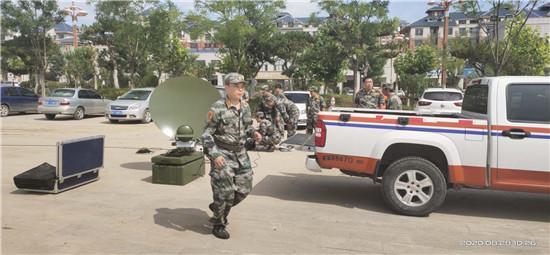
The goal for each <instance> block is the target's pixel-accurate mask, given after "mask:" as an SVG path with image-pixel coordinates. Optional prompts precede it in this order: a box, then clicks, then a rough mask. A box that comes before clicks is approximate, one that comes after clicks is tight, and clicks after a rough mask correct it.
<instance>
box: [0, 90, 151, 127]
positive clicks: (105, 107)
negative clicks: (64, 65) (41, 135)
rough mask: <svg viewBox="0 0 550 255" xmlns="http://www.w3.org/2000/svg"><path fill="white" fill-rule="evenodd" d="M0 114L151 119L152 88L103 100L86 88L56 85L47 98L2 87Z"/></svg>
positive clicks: (27, 91)
mask: <svg viewBox="0 0 550 255" xmlns="http://www.w3.org/2000/svg"><path fill="white" fill-rule="evenodd" d="M0 89H1V91H0V94H1V96H2V97H1V100H0V101H1V102H2V103H1V116H2V117H6V116H8V115H9V114H11V113H28V112H38V113H41V114H44V115H45V116H46V118H47V119H48V120H53V119H55V118H56V116H58V115H70V116H72V117H73V119H75V120H80V119H83V118H84V117H85V116H87V115H104V116H105V118H107V119H108V120H109V121H110V122H111V123H115V122H119V121H123V120H138V121H141V122H143V123H149V122H151V121H152V119H151V113H150V111H149V99H150V98H151V94H152V92H153V90H154V88H138V89H132V90H130V91H128V92H126V93H125V94H123V95H122V96H120V97H118V98H117V99H116V100H114V101H111V100H109V99H105V98H104V97H102V96H101V95H100V94H99V93H98V92H96V91H94V90H92V89H85V88H59V89H55V90H54V91H53V92H52V93H51V95H50V96H48V97H39V96H38V95H36V94H35V93H34V92H33V91H31V90H29V89H26V88H23V87H18V86H7V85H6V86H1V87H0Z"/></svg>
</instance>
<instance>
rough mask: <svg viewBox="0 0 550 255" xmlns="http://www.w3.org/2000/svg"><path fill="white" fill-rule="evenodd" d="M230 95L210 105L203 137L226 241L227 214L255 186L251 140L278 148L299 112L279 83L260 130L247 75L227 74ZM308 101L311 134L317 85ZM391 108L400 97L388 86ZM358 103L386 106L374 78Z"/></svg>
mask: <svg viewBox="0 0 550 255" xmlns="http://www.w3.org/2000/svg"><path fill="white" fill-rule="evenodd" d="M224 88H225V92H226V97H225V98H223V99H220V100H218V101H216V102H215V103H214V104H212V106H211V107H210V110H209V111H208V115H207V122H206V126H205V128H204V132H203V134H202V136H201V139H202V144H203V148H204V153H205V154H206V156H207V157H208V158H209V159H210V177H211V182H210V184H211V187H212V195H213V202H212V203H210V204H209V205H208V208H209V209H210V210H211V211H212V214H213V217H212V219H211V221H212V223H213V229H212V234H213V235H214V236H216V237H217V238H220V239H228V238H229V236H230V235H229V232H228V231H227V229H226V226H227V224H228V216H229V212H230V211H231V209H232V208H233V207H235V206H236V205H237V204H239V203H241V202H242V201H243V200H244V199H245V198H246V197H247V196H248V194H249V193H250V191H251V189H252V179H253V171H252V166H251V164H250V158H249V156H248V154H247V147H246V145H245V144H246V142H247V139H253V140H255V142H256V144H257V145H258V146H267V148H271V149H274V148H275V147H276V145H277V144H279V143H280V142H281V139H282V137H283V136H284V131H285V126H286V130H287V131H288V136H293V135H294V134H295V133H296V128H297V124H298V118H299V115H300V111H299V109H298V107H297V106H296V105H295V104H294V103H293V102H292V101H290V100H289V99H287V98H286V97H285V96H284V94H283V89H282V86H281V85H276V86H275V88H274V90H273V93H271V91H270V90H269V88H268V87H263V88H262V98H261V102H260V105H259V107H258V112H257V113H256V118H257V121H258V123H259V126H260V127H259V129H255V128H254V127H253V125H252V113H251V111H250V107H249V105H248V103H247V102H246V100H243V97H244V96H245V91H246V81H245V78H244V76H243V75H241V74H238V73H229V74H227V75H226V76H225V78H224ZM309 91H310V97H309V99H308V101H307V105H306V111H307V115H308V121H307V132H308V133H310V134H311V133H313V128H314V126H315V122H316V121H317V118H318V113H319V111H322V110H324V109H325V107H326V105H325V102H324V100H323V99H322V98H321V97H320V96H319V93H318V90H317V88H315V87H312V88H310V90H309ZM383 93H384V94H385V93H388V99H389V100H388V108H389V109H395V108H392V107H400V105H401V101H400V100H398V99H399V98H397V99H394V98H395V96H394V95H392V94H391V91H390V90H388V91H387V92H384V91H383ZM355 102H356V104H357V105H358V106H359V107H362V106H365V107H367V108H382V109H383V108H385V102H384V97H383V96H382V95H380V93H379V92H378V91H374V90H372V80H370V79H367V80H365V87H364V88H363V89H362V90H361V91H360V92H359V93H358V94H357V97H356V100H355Z"/></svg>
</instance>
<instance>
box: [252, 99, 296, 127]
mask: <svg viewBox="0 0 550 255" xmlns="http://www.w3.org/2000/svg"><path fill="white" fill-rule="evenodd" d="M270 97H274V98H275V109H276V110H277V112H279V115H280V116H281V117H282V118H283V120H284V121H285V123H286V121H287V120H288V119H289V117H288V114H287V110H286V109H285V105H284V104H279V102H278V101H277V98H276V97H275V96H274V95H271V94H270V95H268V96H262V99H261V100H260V105H259V107H258V109H259V111H262V112H264V113H265V114H266V118H268V119H269V120H270V121H273V119H271V117H270V116H271V115H270V114H268V113H270V112H271V111H272V110H271V109H270V108H269V107H267V106H266V102H267V101H268V99H269V98H270Z"/></svg>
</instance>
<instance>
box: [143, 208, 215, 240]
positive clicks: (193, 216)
mask: <svg viewBox="0 0 550 255" xmlns="http://www.w3.org/2000/svg"><path fill="white" fill-rule="evenodd" d="M156 211H157V213H156V214H155V215H154V216H153V219H154V221H155V224H157V225H160V226H163V227H166V228H171V229H174V230H177V231H193V232H196V233H199V234H203V235H209V234H211V233H212V229H211V228H209V227H208V226H209V219H210V216H208V214H207V213H206V212H205V211H203V210H200V209H197V208H176V209H170V208H157V209H156Z"/></svg>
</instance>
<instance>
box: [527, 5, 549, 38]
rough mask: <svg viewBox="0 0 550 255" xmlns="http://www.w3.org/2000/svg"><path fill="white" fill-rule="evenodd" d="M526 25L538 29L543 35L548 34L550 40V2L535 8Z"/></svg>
mask: <svg viewBox="0 0 550 255" xmlns="http://www.w3.org/2000/svg"><path fill="white" fill-rule="evenodd" d="M525 25H527V26H529V27H531V28H533V29H536V30H538V31H539V33H540V34H541V36H548V40H549V42H550V3H546V4H543V5H541V6H540V7H539V8H537V9H536V10H533V12H532V13H531V16H530V17H529V19H527V22H526V23H525Z"/></svg>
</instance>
